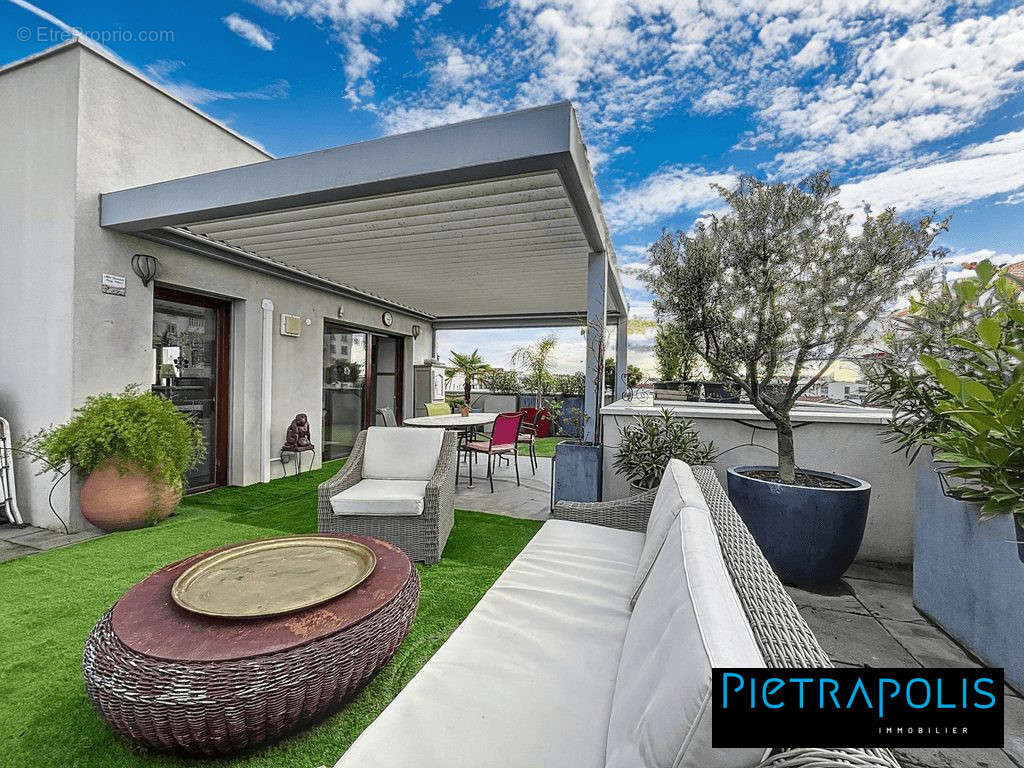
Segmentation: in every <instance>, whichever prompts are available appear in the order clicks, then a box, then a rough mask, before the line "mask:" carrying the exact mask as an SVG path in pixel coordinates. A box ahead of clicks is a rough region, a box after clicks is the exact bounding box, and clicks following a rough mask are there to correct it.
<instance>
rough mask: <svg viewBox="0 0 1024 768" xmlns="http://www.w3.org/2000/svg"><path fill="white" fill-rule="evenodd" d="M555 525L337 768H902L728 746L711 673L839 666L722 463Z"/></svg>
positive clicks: (885, 760)
mask: <svg viewBox="0 0 1024 768" xmlns="http://www.w3.org/2000/svg"><path fill="white" fill-rule="evenodd" d="M552 516H553V518H554V519H552V520H550V521H548V522H547V523H545V524H544V526H543V527H542V528H541V529H540V531H539V532H538V533H537V535H536V536H535V537H534V538H533V540H532V541H531V542H530V543H529V544H528V545H527V546H526V548H525V549H524V550H523V551H522V552H521V553H520V555H519V556H518V557H517V558H516V560H515V561H514V562H513V563H512V564H511V565H510V566H509V567H508V569H506V571H505V572H504V573H503V574H502V576H501V577H500V578H499V579H498V581H497V582H495V584H494V586H493V587H492V588H491V589H490V590H489V591H488V592H487V594H486V595H485V596H484V598H483V599H482V600H481V601H480V602H479V603H478V604H477V606H476V608H474V610H473V611H472V612H471V613H470V615H469V616H468V617H467V618H466V619H465V621H463V623H462V624H461V625H460V626H459V628H458V629H456V631H455V632H454V633H453V634H452V635H451V637H450V638H449V639H448V640H447V642H446V643H445V644H444V645H443V646H442V647H441V648H440V649H439V650H438V652H437V653H436V654H434V656H433V657H432V658H431V659H430V660H429V661H428V662H427V663H426V664H425V665H424V667H423V668H422V669H421V670H420V671H419V672H418V673H417V675H416V676H415V677H414V678H413V679H412V680H411V681H410V682H409V684H408V685H407V686H406V687H405V689H404V690H403V691H402V692H401V693H400V694H399V695H398V696H397V697H396V698H395V699H394V701H392V702H391V704H390V705H389V706H388V707H387V708H386V709H385V710H384V711H383V712H382V713H381V715H380V717H378V718H377V720H376V721H375V722H374V723H373V724H372V725H371V726H370V727H369V728H367V729H366V730H365V731H364V732H363V734H362V735H361V736H360V737H359V738H358V739H357V740H356V741H355V742H354V743H353V744H352V746H351V747H350V748H349V750H348V751H347V752H346V753H345V754H344V755H343V756H342V758H341V759H340V760H339V762H338V763H337V766H336V768H356V767H357V766H363V765H373V766H376V767H379V768H392V767H394V768H398V766H403V767H404V766H408V765H416V766H418V767H419V768H442V766H443V767H444V768H448V767H449V766H455V765H467V766H469V765H472V766H475V767H477V768H535V766H559V767H560V768H620V767H622V768H625V767H626V766H630V767H632V766H636V768H754V767H755V766H758V767H759V768H798V767H799V768H854V767H860V766H872V767H873V768H898V763H897V762H896V760H895V759H894V757H893V756H892V754H891V753H890V752H888V751H887V750H880V749H849V748H846V749H827V748H818V747H785V748H783V747H771V745H765V747H764V748H759V749H756V750H749V749H748V750H722V749H718V750H715V749H713V748H712V747H711V739H710V715H709V714H708V709H709V708H708V707H707V703H708V699H709V696H710V691H709V689H710V678H711V673H710V670H711V668H712V667H715V666H748V667H756V666H763V667H808V666H818V667H829V666H831V663H830V661H829V659H828V657H827V656H826V655H825V653H824V652H823V651H822V649H821V647H820V646H819V645H818V643H817V641H816V640H815V638H814V636H813V634H812V633H811V631H810V629H809V628H808V626H807V624H806V623H805V622H804V621H803V619H802V618H801V616H800V614H799V613H798V611H797V609H796V606H795V605H794V603H793V602H792V600H791V599H790V597H789V595H788V594H787V593H786V591H785V590H784V589H783V587H782V584H781V583H780V582H779V580H778V578H777V577H776V576H775V574H774V573H773V572H772V570H771V568H770V567H769V566H768V564H767V562H766V561H765V559H764V557H763V556H762V554H761V552H760V550H759V549H758V548H757V546H756V544H755V543H754V541H753V539H752V538H751V536H750V533H749V532H748V531H747V529H746V527H745V526H744V524H743V522H742V521H741V519H740V517H739V516H738V514H737V513H736V511H735V510H734V509H733V507H732V506H731V505H730V503H729V501H728V499H727V497H726V495H725V492H724V491H723V489H722V487H721V486H720V485H719V483H718V481H717V480H716V478H715V476H714V473H713V472H712V470H711V469H709V468H705V467H695V468H692V471H691V468H689V467H687V466H686V465H685V464H683V463H682V462H678V461H673V462H671V463H670V465H669V469H668V470H666V473H665V477H664V478H663V479H662V483H661V486H659V488H658V490H657V492H655V491H651V492H649V493H646V494H643V495H641V496H638V497H634V498H632V499H627V500H623V501H614V502H607V503H597V504H578V503H559V504H558V505H556V507H555V509H554V511H553V515H552Z"/></svg>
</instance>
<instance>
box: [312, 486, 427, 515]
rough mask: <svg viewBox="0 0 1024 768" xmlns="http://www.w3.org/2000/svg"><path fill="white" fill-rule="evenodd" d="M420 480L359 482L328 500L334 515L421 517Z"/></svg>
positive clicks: (424, 487) (423, 490)
mask: <svg viewBox="0 0 1024 768" xmlns="http://www.w3.org/2000/svg"><path fill="white" fill-rule="evenodd" d="M426 489H427V483H426V481H424V480H360V481H359V482H358V483H356V484H355V485H353V486H352V487H351V488H346V489H345V490H344V491H342V492H341V493H337V494H335V495H334V496H332V497H331V509H333V510H334V514H336V515H421V514H423V496H424V493H425V491H426Z"/></svg>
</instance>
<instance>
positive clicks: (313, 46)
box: [0, 0, 1024, 370]
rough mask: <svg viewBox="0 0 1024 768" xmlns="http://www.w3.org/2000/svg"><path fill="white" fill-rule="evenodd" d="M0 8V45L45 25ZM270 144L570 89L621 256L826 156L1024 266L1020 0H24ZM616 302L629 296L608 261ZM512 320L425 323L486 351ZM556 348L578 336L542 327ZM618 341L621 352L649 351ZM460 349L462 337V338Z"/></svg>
mask: <svg viewBox="0 0 1024 768" xmlns="http://www.w3.org/2000/svg"><path fill="white" fill-rule="evenodd" d="M26 6H27V3H25V2H23V0H6V2H5V1H4V0H0V29H2V30H4V34H3V35H0V61H2V62H8V61H13V60H16V59H20V58H22V57H24V56H27V55H29V54H31V53H34V52H36V51H39V50H42V49H44V48H47V47H49V46H51V45H53V44H54V43H56V42H59V41H60V34H61V32H60V30H59V27H58V26H55V25H54V24H53V23H50V22H48V21H46V20H44V19H43V18H41V17H40V16H39V15H38V14H36V13H33V11H32V10H31V9H30V8H28V7H26ZM39 7H40V8H41V9H42V10H43V11H44V12H46V13H48V14H52V15H53V16H55V17H57V18H58V19H60V20H62V21H63V22H64V23H66V24H68V25H71V26H73V27H75V28H78V29H80V30H82V31H84V32H85V33H86V34H89V35H90V36H92V37H94V38H95V39H98V40H99V41H100V42H102V43H103V44H105V45H106V46H107V47H108V48H110V49H111V50H113V51H114V52H115V53H117V54H118V55H119V56H121V57H122V58H123V59H125V60H126V61H128V62H129V63H130V64H132V65H133V66H135V67H136V68H137V69H139V70H140V71H142V72H143V73H146V74H147V75H148V76H150V77H151V78H153V79H155V80H157V81H158V82H161V83H162V84H163V85H165V86H166V87H168V88H170V89H171V90H172V91H175V92H176V93H178V94H179V95H180V96H181V97H182V98H184V99H186V100H188V101H190V102H192V103H193V104H195V105H196V106H198V107H199V108H201V109H203V110H204V111H206V112H207V113H209V114H210V115H212V116H213V117H215V118H217V119H219V120H221V121H223V122H224V123H227V124H228V125H230V126H231V127H232V128H234V129H236V130H237V131H239V132H241V133H243V134H245V135H247V136H250V137H252V138H253V139H255V140H256V141H258V142H260V143H261V144H263V145H264V146H265V147H266V148H267V149H268V150H270V151H271V152H273V153H274V154H276V155H287V154H294V153H297V152H304V151H308V150H313V149H319V148H323V147H329V146H335V145H338V144H345V143H349V142H353V141H360V140H363V139H370V138H374V137H376V136H380V135H383V134H387V133H396V132H401V131H405V130H413V129H416V128H422V127H425V126H429V125H434V124H438V123H443V122H451V121H454V120H458V119H465V118H472V117H478V116H481V115H486V114H491V113H495V112H500V111H505V110H508V109H514V108H518V107H525V106H531V105H535V104H541V103H547V102H551V101H556V100H558V99H562V98H570V99H572V100H573V101H574V102H575V103H576V104H577V107H578V109H579V112H580V118H581V123H582V127H583V131H584V135H585V138H586V140H587V143H588V145H589V147H590V151H591V158H592V160H593V161H594V164H595V166H596V175H597V180H598V184H599V187H600V189H601V194H602V199H603V202H604V206H605V212H606V215H607V217H608V219H609V223H610V224H611V228H612V234H613V238H614V241H615V244H616V250H617V252H618V258H619V262H620V264H624V265H628V264H632V263H636V262H639V261H640V260H642V255H643V252H644V250H645V249H646V246H647V245H648V244H649V243H650V242H651V240H652V239H653V238H654V237H655V236H656V235H657V234H658V232H659V231H660V230H661V229H662V228H663V227H667V228H670V229H675V228H682V229H687V228H689V227H690V226H691V225H692V223H693V221H694V220H695V219H696V218H697V217H698V216H700V215H701V214H702V213H704V212H706V211H708V210H713V209H714V208H715V207H716V206H717V201H716V197H715V195H714V193H713V192H712V191H711V189H710V187H709V184H710V183H712V182H718V183H726V184H727V183H729V181H730V180H731V179H732V178H734V177H735V175H736V174H737V173H740V172H751V173H755V174H758V175H760V176H763V177H767V178H771V179H796V178H799V177H801V176H802V175H805V174H807V173H809V172H811V171H813V170H815V169H817V168H829V169H831V170H832V171H833V174H834V178H835V179H836V180H837V181H838V182H839V183H840V184H841V185H842V186H843V192H842V200H843V201H844V202H845V203H846V204H848V205H849V206H851V208H852V207H856V206H858V205H859V204H860V203H861V202H863V201H867V202H870V203H871V204H872V205H873V206H875V207H883V206H888V205H893V206H896V207H897V208H898V209H899V210H900V211H901V212H902V213H904V214H906V215H908V216H912V215H915V214H918V213H920V212H922V211H931V210H935V211H937V212H938V213H939V214H941V215H945V214H952V215H953V221H952V225H951V230H950V232H949V233H948V234H946V235H943V237H942V239H941V244H942V245H944V246H945V247H947V248H949V249H950V251H951V253H952V256H953V258H954V259H974V258H977V257H978V256H986V255H991V256H997V257H998V258H999V260H1008V259H1017V258H1024V238H1022V235H1024V5H1021V4H1020V3H1009V2H980V1H979V2H966V3H958V4H956V3H945V2H930V1H929V0H877V1H876V2H871V1H870V0H821V1H820V2H814V1H813V0H765V1H758V2H754V1H753V0H709V1H707V2H703V3H700V4H698V3H695V2H692V1H690V2H667V1H659V0H511V1H510V2H498V1H496V0H495V1H492V2H488V3H483V4H470V3H459V2H455V1H454V0H453V1H452V2H434V1H431V0H426V1H423V0H420V1H419V2H412V1H410V0H249V1H248V2H246V1H245V0H236V1H233V2H224V1H220V0H213V1H211V2H192V3H179V2H162V1H158V2H147V3H136V4H126V3H118V2H108V1H105V0H99V1H98V2H89V3H86V2H73V1H72V0H45V2H43V3H40V4H39ZM626 284H627V287H628V289H629V293H630V299H631V302H632V304H633V307H634V308H633V312H634V314H636V315H637V316H644V315H646V314H649V311H650V310H649V297H648V296H646V295H645V294H644V292H643V291H642V290H641V288H640V286H639V285H638V283H637V282H636V280H635V279H633V278H630V277H628V276H627V278H626ZM535 335H536V333H534V332H529V333H526V332H524V333H518V334H513V333H505V332H502V333H500V334H493V333H492V334H480V333H475V334H470V333H460V334H445V335H444V336H442V338H441V341H442V344H443V345H444V346H445V347H446V348H447V347H448V346H454V347H455V348H457V349H467V348H472V347H474V346H479V347H480V348H481V352H482V353H483V354H484V355H485V357H487V359H488V360H489V361H491V362H493V363H495V364H501V363H504V362H505V361H506V357H507V354H508V352H509V351H510V350H511V349H512V348H513V347H514V346H516V345H517V344H519V343H523V342H524V341H529V340H530V339H531V338H533V337H534V336H535ZM560 338H562V339H563V344H562V349H561V350H560V352H559V363H560V365H561V367H562V368H563V369H566V370H572V369H574V368H578V367H579V365H580V364H581V361H582V357H583V345H582V342H581V340H580V338H579V333H578V331H576V330H575V329H563V330H562V331H561V332H560ZM648 342H649V339H645V338H643V337H637V338H636V339H635V345H636V347H637V349H636V355H635V357H636V359H637V360H638V361H641V362H644V363H645V364H647V363H649V360H650V356H649V353H648V352H647V351H646V350H645V349H644V346H645V345H646V344H647V343H648ZM467 351H468V350H467Z"/></svg>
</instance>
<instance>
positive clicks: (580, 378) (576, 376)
mask: <svg viewBox="0 0 1024 768" xmlns="http://www.w3.org/2000/svg"><path fill="white" fill-rule="evenodd" d="M586 386H587V377H586V375H585V374H584V373H583V371H576V373H556V374H555V390H556V391H558V392H560V393H561V394H562V397H574V396H575V397H579V396H581V395H582V394H583V390H584V389H585V388H586Z"/></svg>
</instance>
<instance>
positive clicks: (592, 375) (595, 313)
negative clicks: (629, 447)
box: [583, 251, 608, 443]
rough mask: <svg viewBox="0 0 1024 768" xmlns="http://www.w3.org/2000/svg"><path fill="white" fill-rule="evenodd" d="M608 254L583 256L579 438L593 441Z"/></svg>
mask: <svg viewBox="0 0 1024 768" xmlns="http://www.w3.org/2000/svg"><path fill="white" fill-rule="evenodd" d="M607 301H608V255H607V254H606V253H605V252H604V251H598V252H594V253H591V254H589V255H588V256H587V328H586V336H587V352H586V366H587V367H586V370H585V371H584V373H585V374H586V388H585V389H584V390H583V413H584V416H585V418H584V420H583V422H584V423H583V441H584V442H585V443H596V442H597V440H598V437H599V435H600V434H601V428H600V425H599V423H598V419H599V418H600V417H601V406H602V405H603V403H602V401H603V400H604V334H605V327H606V325H607V323H608V304H607Z"/></svg>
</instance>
